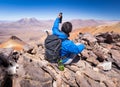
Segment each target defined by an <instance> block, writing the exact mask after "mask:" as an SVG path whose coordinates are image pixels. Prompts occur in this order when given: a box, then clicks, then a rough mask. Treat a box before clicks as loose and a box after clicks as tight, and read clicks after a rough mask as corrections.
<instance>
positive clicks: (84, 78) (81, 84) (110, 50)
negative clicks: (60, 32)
mask: <svg viewBox="0 0 120 87" xmlns="http://www.w3.org/2000/svg"><path fill="white" fill-rule="evenodd" d="M74 42H76V43H84V44H85V45H86V49H85V50H84V51H83V52H82V53H81V54H79V57H78V58H77V59H75V60H74V61H73V63H72V64H70V65H66V66H65V70H64V71H60V70H59V69H58V66H57V64H54V63H49V62H48V61H46V60H45V59H44V45H43V44H41V43H37V44H33V45H31V46H30V45H29V46H27V45H26V46H24V48H23V50H21V51H15V50H12V49H11V50H10V49H8V48H6V49H5V48H4V49H3V48H1V49H0V58H5V59H7V60H9V61H12V63H11V64H12V65H13V66H16V64H18V65H19V68H16V67H15V70H17V72H15V73H14V75H12V76H11V75H9V72H8V73H7V72H5V69H6V68H5V67H3V66H2V64H1V68H0V73H1V74H0V84H1V86H0V87H119V86H120V78H119V77H120V34H117V33H114V32H109V33H100V34H98V35H96V36H93V35H91V34H89V33H86V34H79V35H78V37H77V38H76V39H75V40H74ZM15 62H16V63H15ZM3 69H4V71H3ZM6 78H7V79H6ZM6 82H7V84H10V83H11V85H9V86H7V85H5V84H6Z"/></svg>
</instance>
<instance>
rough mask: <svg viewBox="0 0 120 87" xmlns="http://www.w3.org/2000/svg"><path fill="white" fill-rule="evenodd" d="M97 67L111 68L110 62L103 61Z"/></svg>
mask: <svg viewBox="0 0 120 87" xmlns="http://www.w3.org/2000/svg"><path fill="white" fill-rule="evenodd" d="M97 67H99V68H101V69H103V70H111V69H112V62H103V63H100V64H98V65H97Z"/></svg>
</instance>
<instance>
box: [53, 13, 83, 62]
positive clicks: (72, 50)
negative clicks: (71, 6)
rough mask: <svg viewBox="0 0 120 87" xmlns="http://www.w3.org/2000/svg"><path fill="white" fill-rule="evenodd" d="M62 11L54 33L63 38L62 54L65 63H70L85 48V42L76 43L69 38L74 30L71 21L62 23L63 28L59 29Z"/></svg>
mask: <svg viewBox="0 0 120 87" xmlns="http://www.w3.org/2000/svg"><path fill="white" fill-rule="evenodd" d="M61 19H62V13H60V14H59V15H58V17H57V18H56V20H55V22H54V25H53V28H52V33H53V35H56V36H58V38H60V39H61V40H62V44H61V50H60V55H61V58H63V59H62V63H63V64H70V63H71V62H72V61H73V59H74V58H76V56H77V55H78V54H79V53H81V52H82V51H83V50H84V49H85V45H84V44H77V45H76V44H75V43H74V42H73V41H71V40H69V39H68V37H69V36H70V32H71V31H72V24H71V23H70V22H64V23H63V24H62V27H61V30H60V29H59V23H61Z"/></svg>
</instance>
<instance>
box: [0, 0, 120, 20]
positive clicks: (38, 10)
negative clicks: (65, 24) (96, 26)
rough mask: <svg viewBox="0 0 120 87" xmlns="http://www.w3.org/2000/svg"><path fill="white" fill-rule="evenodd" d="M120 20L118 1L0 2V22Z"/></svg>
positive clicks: (26, 0)
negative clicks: (59, 19) (59, 16)
mask: <svg viewBox="0 0 120 87" xmlns="http://www.w3.org/2000/svg"><path fill="white" fill-rule="evenodd" d="M59 12H63V17H64V19H100V20H120V0H0V20H19V19H21V18H26V17H27V18H31V17H35V18H37V19H41V20H44V19H45V20H47V19H55V17H56V16H57V14H58V13H59Z"/></svg>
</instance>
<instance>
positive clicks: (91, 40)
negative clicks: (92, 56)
mask: <svg viewBox="0 0 120 87" xmlns="http://www.w3.org/2000/svg"><path fill="white" fill-rule="evenodd" d="M81 39H82V40H85V41H87V43H88V44H89V45H90V46H93V45H94V44H95V43H96V42H97V39H96V38H95V37H94V36H92V35H91V34H89V33H85V34H84V35H83V36H82V38H81Z"/></svg>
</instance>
